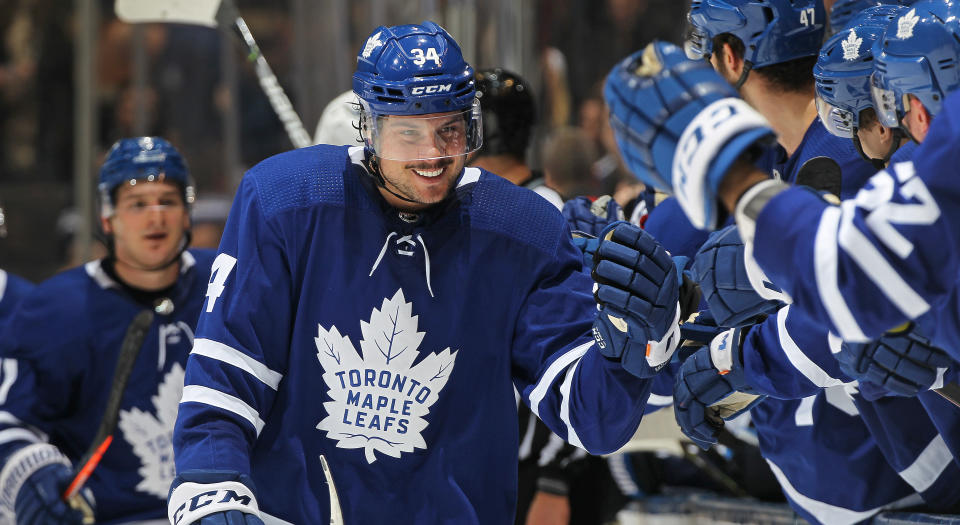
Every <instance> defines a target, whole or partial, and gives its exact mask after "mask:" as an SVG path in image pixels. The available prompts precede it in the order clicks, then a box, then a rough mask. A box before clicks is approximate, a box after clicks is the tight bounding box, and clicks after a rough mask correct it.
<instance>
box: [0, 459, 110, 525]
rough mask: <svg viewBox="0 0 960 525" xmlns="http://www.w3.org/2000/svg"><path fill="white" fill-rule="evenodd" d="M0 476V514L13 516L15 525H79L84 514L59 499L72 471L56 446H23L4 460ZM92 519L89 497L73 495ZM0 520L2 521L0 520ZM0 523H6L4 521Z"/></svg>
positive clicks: (91, 502) (68, 482)
mask: <svg viewBox="0 0 960 525" xmlns="http://www.w3.org/2000/svg"><path fill="white" fill-rule="evenodd" d="M3 467H4V468H3V470H2V473H0V507H2V508H3V512H2V514H0V515H3V514H5V515H8V516H15V520H14V522H15V523H17V525H48V524H50V525H74V524H76V525H79V524H81V523H84V517H85V516H84V512H82V511H81V510H80V509H75V508H73V507H71V505H70V504H69V503H67V502H65V501H64V500H63V499H62V494H63V492H64V490H66V488H67V486H68V485H69V484H70V481H71V480H72V479H73V476H74V474H75V472H74V471H73V468H72V467H71V464H70V460H69V459H67V457H66V456H64V455H63V453H61V452H60V450H59V449H57V447H55V446H53V445H49V444H46V443H38V444H33V445H27V446H25V447H23V448H21V449H19V450H17V451H15V452H14V453H12V454H10V456H9V457H8V458H7V459H6V461H5V464H4V466H3ZM75 498H76V499H77V503H79V506H80V507H85V509H84V510H85V512H86V513H87V514H88V516H87V517H88V518H89V519H91V520H92V519H93V495H92V494H91V493H90V491H89V490H81V491H80V492H78V493H77V495H76V496H75ZM0 521H2V518H0ZM4 523H7V522H6V521H4Z"/></svg>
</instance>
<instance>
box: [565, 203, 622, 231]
mask: <svg viewBox="0 0 960 525" xmlns="http://www.w3.org/2000/svg"><path fill="white" fill-rule="evenodd" d="M563 218H564V219H566V220H567V225H568V226H570V231H571V232H573V234H574V235H576V234H577V232H582V233H585V234H587V236H593V237H599V236H600V232H602V231H603V229H604V228H606V227H607V225H609V224H610V223H613V222H617V221H622V220H623V210H622V209H621V208H620V205H619V204H617V201H615V200H613V197H611V196H609V195H604V196H602V197H598V198H597V199H596V200H593V201H592V200H590V198H589V197H575V198H573V199H570V200H568V201H567V202H565V203H564V205H563Z"/></svg>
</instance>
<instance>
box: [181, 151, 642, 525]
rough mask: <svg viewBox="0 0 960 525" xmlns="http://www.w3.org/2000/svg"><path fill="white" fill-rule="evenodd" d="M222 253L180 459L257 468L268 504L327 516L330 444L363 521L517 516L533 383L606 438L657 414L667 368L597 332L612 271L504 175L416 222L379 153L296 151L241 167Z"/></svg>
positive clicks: (585, 436) (574, 436)
mask: <svg viewBox="0 0 960 525" xmlns="http://www.w3.org/2000/svg"><path fill="white" fill-rule="evenodd" d="M220 252H221V253H220V254H219V255H218V256H217V258H216V260H215V262H214V264H213V272H214V276H213V278H212V280H211V285H210V287H209V289H208V291H207V303H206V306H205V308H204V312H203V314H202V315H201V318H200V323H199V326H198V332H197V339H196V342H195V345H194V349H193V352H192V354H191V356H190V360H189V362H188V364H187V376H186V385H185V387H184V394H183V399H182V402H181V405H180V413H179V415H178V419H177V425H176V430H175V433H174V448H175V451H176V462H177V470H178V472H183V471H186V470H192V469H218V470H234V471H239V472H241V473H251V475H252V478H253V480H254V482H255V485H256V495H257V500H258V503H259V508H260V510H261V511H262V513H264V514H265V515H267V516H271V517H273V518H275V519H280V520H283V522H290V523H296V524H306V523H326V522H328V521H329V514H330V498H329V497H328V495H327V494H328V487H327V483H326V481H325V478H324V474H323V471H322V470H321V463H320V456H321V455H323V456H325V458H326V460H327V462H328V463H329V466H330V469H331V472H332V476H333V480H334V482H335V484H336V488H337V491H338V493H339V502H340V506H341V508H342V512H343V518H344V521H345V522H346V523H388V522H393V521H396V520H397V519H402V520H403V521H407V522H410V523H439V522H444V523H475V524H487V523H509V522H511V521H513V518H514V505H515V501H516V484H517V451H518V438H517V435H518V428H517V410H516V403H515V398H514V386H515V387H516V389H517V391H519V392H520V393H521V396H522V399H523V401H524V402H525V403H527V404H528V405H529V406H530V408H531V409H532V411H533V412H534V413H537V414H538V415H539V417H540V418H541V419H543V420H544V422H546V423H547V425H548V426H549V427H550V428H551V430H553V431H554V432H555V433H557V434H558V435H560V436H561V437H563V438H565V439H566V440H567V441H569V442H571V443H574V444H577V445H580V446H582V447H583V448H585V449H587V450H588V451H590V452H593V453H604V452H610V451H612V450H616V449H617V448H619V447H620V446H621V445H623V444H624V443H625V442H626V441H627V440H628V439H629V438H630V437H631V436H632V434H633V433H634V431H635V430H636V428H637V426H638V424H639V421H640V418H641V416H642V414H643V409H644V404H645V402H646V399H647V396H648V393H649V390H650V383H651V381H650V380H642V379H638V378H636V377H634V376H631V375H630V374H628V373H627V372H626V371H625V370H623V369H622V367H621V366H620V364H619V363H616V362H613V361H611V360H607V359H605V358H604V357H602V356H601V355H600V353H599V352H598V351H597V350H596V348H594V339H593V337H592V336H591V327H592V324H593V321H594V316H595V314H596V305H595V302H594V300H593V297H592V293H591V290H592V285H593V283H592V281H591V280H590V279H589V277H587V276H586V275H585V274H584V273H583V272H581V271H580V269H581V264H582V263H581V259H582V256H581V254H580V252H579V250H577V249H576V248H575V247H574V246H573V244H572V242H571V240H570V233H569V230H568V228H567V226H566V223H565V221H564V219H563V217H562V216H561V214H560V213H559V211H557V210H556V209H555V208H554V207H552V206H551V205H550V204H549V203H548V202H546V201H545V200H543V199H542V198H541V197H539V196H538V195H536V194H535V193H533V192H531V191H530V190H527V189H524V188H519V187H516V186H514V185H512V184H511V183H509V182H508V181H506V180H504V179H501V178H500V177H497V176H495V175H493V174H491V173H488V172H485V171H483V170H480V169H476V168H466V169H465V170H464V172H463V173H462V174H461V177H460V179H459V181H458V186H457V188H456V192H455V195H454V196H453V197H452V198H450V199H447V200H445V201H444V202H442V203H440V204H438V205H436V206H433V207H431V208H429V209H428V210H426V211H423V212H422V213H419V214H416V215H414V216H411V215H409V214H401V213H398V212H397V210H395V209H392V208H390V207H389V206H388V205H387V204H386V202H385V201H384V200H383V199H382V197H381V196H380V194H379V192H378V190H377V188H376V187H375V186H374V184H373V181H372V177H369V176H368V174H367V172H366V169H365V167H364V157H363V149H362V148H359V147H355V148H350V149H348V148H341V147H332V146H323V145H321V146H315V147H312V148H305V149H299V150H295V151H291V152H287V153H284V154H281V155H278V156H276V157H273V158H270V159H268V160H266V161H264V162H262V163H260V164H259V165H257V166H256V167H254V168H253V169H251V170H250V171H249V172H248V173H247V175H246V176H245V177H244V180H243V182H242V184H241V187H240V189H239V191H238V194H237V197H236V200H235V202H234V205H233V209H232V211H231V213H230V218H229V220H228V222H227V227H226V231H225V232H224V236H223V241H222V243H221V246H220ZM398 517H400V518H398ZM268 519H269V518H268ZM268 522H276V521H274V520H271V521H268Z"/></svg>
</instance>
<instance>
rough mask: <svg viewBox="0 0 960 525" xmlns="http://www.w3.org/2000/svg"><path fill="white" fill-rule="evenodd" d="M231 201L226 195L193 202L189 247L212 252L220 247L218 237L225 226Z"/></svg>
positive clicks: (207, 197)
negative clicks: (208, 249)
mask: <svg viewBox="0 0 960 525" xmlns="http://www.w3.org/2000/svg"><path fill="white" fill-rule="evenodd" d="M232 201H233V199H231V198H230V197H229V196H228V195H209V196H201V197H198V198H197V200H196V201H194V203H193V208H192V209H191V213H190V220H191V222H192V223H193V237H192V239H191V241H190V246H191V247H193V248H211V249H214V250H216V249H217V248H219V247H220V237H221V236H222V235H223V227H224V226H226V224H227V215H229V214H230V204H231V203H232Z"/></svg>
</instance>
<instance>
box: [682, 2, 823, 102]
mask: <svg viewBox="0 0 960 525" xmlns="http://www.w3.org/2000/svg"><path fill="white" fill-rule="evenodd" d="M687 18H688V20H689V22H690V25H691V28H692V30H691V35H690V40H689V41H688V42H687V45H686V50H687V55H688V56H689V57H690V58H693V59H696V58H709V59H710V60H711V62H713V63H714V66H715V67H718V69H719V71H720V72H721V73H724V72H725V70H724V69H722V68H723V67H724V66H726V62H725V61H724V60H723V59H722V56H723V54H724V53H726V54H729V53H730V51H733V53H734V54H735V55H736V56H737V58H738V59H739V60H742V61H743V66H742V68H740V70H739V71H737V75H736V76H735V77H734V78H733V79H732V80H731V83H732V84H734V87H735V88H736V89H738V90H739V89H740V87H741V86H743V84H744V82H746V80H747V76H748V75H749V73H750V71H752V70H755V69H762V68H768V67H770V66H775V65H777V64H785V63H789V62H792V61H794V60H798V59H809V57H813V56H816V54H817V51H819V49H820V45H821V44H822V43H823V35H824V30H825V27H826V22H827V17H826V12H825V11H824V9H823V2H821V1H820V0H803V1H794V0H693V3H692V4H691V6H690V13H689V14H688V15H687ZM728 49H729V50H728ZM800 68H801V66H799V65H798V66H797V69H800ZM784 69H786V70H789V69H794V68H792V67H790V65H789V64H788V65H787V66H785V67H784V66H782V67H780V68H775V69H769V70H768V71H767V73H768V76H771V77H780V76H782V75H783V74H785V73H786V72H785V71H781V70H784ZM724 76H727V74H726V73H725V74H724ZM790 80H791V79H790V78H783V81H784V82H783V84H784V85H789V84H788V82H790Z"/></svg>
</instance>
